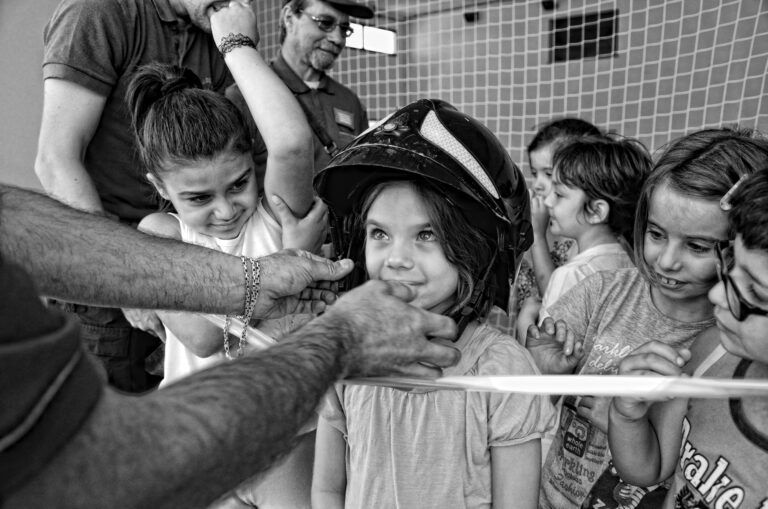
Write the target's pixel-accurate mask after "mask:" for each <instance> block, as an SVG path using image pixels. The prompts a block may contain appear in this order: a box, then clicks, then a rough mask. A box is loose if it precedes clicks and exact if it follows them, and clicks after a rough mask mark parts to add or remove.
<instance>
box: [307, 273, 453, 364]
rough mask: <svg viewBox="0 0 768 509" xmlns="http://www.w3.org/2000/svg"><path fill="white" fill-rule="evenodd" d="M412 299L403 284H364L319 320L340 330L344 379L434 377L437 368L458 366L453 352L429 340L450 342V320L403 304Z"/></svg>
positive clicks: (451, 332)
mask: <svg viewBox="0 0 768 509" xmlns="http://www.w3.org/2000/svg"><path fill="white" fill-rule="evenodd" d="M414 297H415V294H414V293H413V291H412V290H411V289H410V288H408V287H407V286H405V285H403V284H399V283H395V282H385V281H368V282H367V283H365V284H364V285H362V286H359V287H357V288H355V289H354V290H352V291H350V292H348V293H347V294H345V295H344V296H343V297H341V298H340V299H339V300H338V301H337V302H336V303H335V304H333V306H331V307H329V308H328V310H327V312H326V313H325V315H323V316H322V317H320V318H319V320H323V321H325V322H326V323H327V324H329V325H333V326H336V327H339V326H340V327H343V328H344V329H346V334H345V338H346V339H345V342H344V350H345V351H344V354H343V359H342V364H343V367H344V374H345V375H346V376H376V375H387V374H399V375H407V376H422V377H437V376H440V375H441V373H442V370H441V368H444V367H449V366H452V365H454V364H456V363H457V362H458V360H459V357H460V354H459V351H458V350H456V349H455V348H452V347H449V346H444V345H439V344H437V343H435V342H432V341H429V338H444V339H448V340H451V339H453V338H454V337H455V336H456V334H457V328H456V324H455V322H454V321H453V320H451V319H450V318H448V317H446V316H442V315H437V314H434V313H430V312H429V311H425V310H423V309H420V308H417V307H414V306H412V305H410V304H408V301H410V300H412V299H413V298H414ZM335 324H339V325H335Z"/></svg>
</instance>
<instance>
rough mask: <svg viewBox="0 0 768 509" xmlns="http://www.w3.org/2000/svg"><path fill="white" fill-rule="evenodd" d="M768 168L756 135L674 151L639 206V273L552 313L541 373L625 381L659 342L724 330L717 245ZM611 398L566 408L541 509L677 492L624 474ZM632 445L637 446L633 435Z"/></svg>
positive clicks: (689, 140)
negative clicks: (632, 361) (742, 196)
mask: <svg viewBox="0 0 768 509" xmlns="http://www.w3.org/2000/svg"><path fill="white" fill-rule="evenodd" d="M764 166H768V142H766V141H764V140H759V139H755V138H753V137H752V136H751V133H747V132H745V131H740V130H734V129H707V130H703V131H699V132H695V133H692V134H690V135H687V136H684V137H682V138H680V139H678V140H675V141H673V142H672V143H670V144H669V145H668V147H667V148H666V149H665V150H664V151H663V153H662V154H661V155H660V157H659V158H658V159H657V161H656V163H655V165H654V168H653V170H652V171H651V173H650V175H649V176H648V178H647V179H646V181H645V183H644V185H643V188H642V191H641V194H640V199H639V201H638V207H637V211H636V215H635V236H634V243H635V261H636V264H637V268H630V269H619V270H612V271H603V272H598V273H596V274H594V275H592V276H590V277H588V278H586V279H584V280H582V281H581V282H579V283H578V284H577V285H576V286H574V287H573V288H572V289H571V290H570V291H568V292H567V293H566V294H564V295H563V296H562V297H561V298H560V299H559V300H558V301H557V302H555V303H554V304H553V305H552V306H550V307H549V308H548V309H547V310H546V311H545V314H549V315H550V318H547V319H545V320H544V323H543V324H542V325H541V326H540V329H537V328H536V327H531V330H529V334H528V339H527V345H528V348H529V351H530V352H531V353H532V354H533V355H534V358H535V359H536V361H537V364H538V365H539V369H540V370H541V371H542V372H544V373H550V374H561V373H562V374H566V373H574V374H592V375H595V374H597V375H615V374H617V373H618V372H619V365H620V363H621V361H622V359H624V358H625V357H627V356H628V355H629V354H630V353H631V352H633V351H635V350H637V349H638V348H639V347H641V346H642V345H645V344H646V343H648V342H650V341H654V340H655V341H658V342H659V343H663V344H664V345H666V346H668V347H670V348H674V349H680V348H687V347H689V346H690V345H691V343H692V342H693V340H694V338H696V337H698V336H699V335H700V334H701V333H702V332H703V331H705V330H707V329H709V328H711V327H713V326H714V325H715V319H714V313H713V309H712V305H711V304H710V303H709V300H708V298H707V294H708V292H709V291H710V290H711V289H712V287H713V286H714V284H715V283H716V282H717V273H718V270H717V263H718V262H717V253H716V245H717V244H718V242H721V241H723V240H727V239H728V238H729V227H728V220H727V217H726V213H725V212H724V211H723V210H721V208H720V199H721V198H722V197H723V195H725V194H726V193H727V192H728V190H729V189H730V188H731V187H732V186H733V185H734V184H735V183H736V182H737V181H738V180H739V179H740V178H741V177H742V176H743V175H745V174H749V173H751V172H752V171H753V170H754V169H755V168H761V167H764ZM553 319H556V320H558V321H559V325H558V324H556V323H554V322H553ZM558 329H560V330H558ZM610 383H611V382H610V379H606V384H610ZM610 401H611V400H610V398H594V397H581V398H578V399H574V398H566V400H565V401H564V403H563V406H562V412H561V417H560V421H559V426H558V429H557V431H556V433H555V438H554V440H553V443H552V446H551V448H550V450H549V454H548V456H547V458H546V460H545V463H544V467H543V471H542V481H541V482H542V488H541V497H540V501H539V504H540V507H544V508H556V509H566V508H582V507H589V508H591V507H608V508H611V507H614V508H615V507H626V506H627V505H630V504H633V505H630V506H631V507H658V506H659V505H660V504H661V503H662V501H663V499H664V497H665V496H666V485H664V484H661V485H659V484H658V483H662V482H663V481H664V480H665V477H664V476H661V475H660V476H659V477H658V479H654V480H655V481H656V483H651V482H647V483H644V486H646V487H647V488H646V487H639V486H637V485H635V484H632V483H631V481H629V482H628V479H626V478H622V477H620V476H618V475H617V474H616V470H615V468H614V467H613V465H612V457H611V449H609V447H608V438H607V428H608V408H609V406H610ZM627 443H628V444H629V443H632V442H631V440H630V438H629V437H628V438H627ZM664 447H666V444H664ZM639 448H640V446H639V445H637V444H635V446H634V448H631V449H627V451H632V452H631V453H630V454H637V455H638V456H640V455H641V454H642V452H641V451H638V449H639ZM675 450H676V449H675ZM669 473H671V472H668V473H667V476H668V475H669ZM633 480H636V479H633ZM645 480H648V479H645Z"/></svg>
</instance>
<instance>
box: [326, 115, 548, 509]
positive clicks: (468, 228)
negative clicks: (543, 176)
mask: <svg viewBox="0 0 768 509" xmlns="http://www.w3.org/2000/svg"><path fill="white" fill-rule="evenodd" d="M315 188H316V190H317V192H318V194H319V195H320V197H321V198H323V199H324V200H325V201H326V203H327V204H328V206H329V210H330V212H331V217H332V220H331V222H332V228H333V239H334V248H335V249H336V252H337V253H339V254H341V255H344V256H347V257H350V258H352V259H353V260H355V262H356V263H357V269H356V270H357V272H356V279H355V280H353V281H352V282H351V283H352V284H356V283H358V282H360V281H362V280H363V279H365V278H369V279H385V280H396V281H400V282H403V283H404V284H407V285H409V286H410V287H411V288H412V289H413V290H414V293H415V294H416V297H415V299H414V300H413V301H412V303H413V304H414V305H416V306H420V307H423V308H425V309H428V310H430V311H434V312H440V313H443V314H446V315H448V316H451V317H453V318H454V319H455V320H456V321H457V322H458V324H459V328H460V331H461V333H460V335H459V338H458V340H457V341H456V344H455V347H456V348H458V349H459V350H460V351H461V353H462V360H461V361H460V363H459V365H457V366H456V367H454V368H451V369H450V370H447V371H446V372H445V374H446V375H479V376H485V375H510V374H535V373H538V371H537V369H536V367H535V364H534V362H533V360H532V358H531V357H530V356H529V355H528V353H527V352H526V351H525V349H524V348H522V347H521V346H520V345H519V344H518V343H517V342H516V341H515V340H514V339H513V338H512V337H510V336H507V335H505V334H502V333H501V332H499V331H497V330H495V329H492V328H491V327H489V326H488V325H486V324H483V323H481V321H480V319H481V318H483V317H484V316H485V314H486V313H487V312H488V310H489V309H490V307H491V305H492V304H493V303H498V302H502V303H504V305H506V301H507V298H508V296H509V289H510V279H511V276H512V275H514V273H515V270H516V268H517V266H518V263H519V259H520V256H521V254H522V252H523V251H524V250H525V249H526V248H527V247H528V245H530V242H531V235H530V223H529V206H528V195H527V192H526V189H525V184H524V181H523V178H522V175H521V174H520V171H519V170H518V169H517V167H516V166H515V165H514V164H513V163H512V161H511V159H510V158H509V156H508V154H507V152H506V151H505V150H504V148H503V147H502V146H501V144H500V143H499V142H498V140H496V138H495V137H494V136H493V135H492V134H491V133H490V131H488V130H487V129H486V128H485V127H484V126H482V125H481V124H479V123H478V122H476V121H475V120H474V119H472V118H470V117H468V116H466V115H463V114H461V113H460V112H458V111H457V110H456V109H455V108H453V107H452V106H450V105H449V104H447V103H444V102H442V101H433V100H421V101H417V102H415V103H413V104H410V105H408V106H406V107H405V108H403V109H401V110H399V111H398V112H396V113H395V114H393V115H392V116H390V117H389V118H388V119H387V120H385V121H384V122H383V123H382V124H380V125H379V126H378V127H376V128H373V129H372V130H369V131H368V132H366V133H363V134H362V135H361V136H360V137H358V138H357V139H356V140H355V141H354V142H353V143H352V144H351V145H350V146H348V147H347V148H346V149H345V150H344V151H343V152H341V153H340V154H338V155H337V156H336V157H335V158H334V159H333V160H332V161H331V163H330V164H329V166H328V167H327V168H325V169H324V170H323V171H321V172H320V173H319V174H318V176H317V177H316V179H315ZM435 341H438V340H437V339H435ZM553 415H554V413H553V409H552V406H551V403H550V402H549V400H548V399H547V398H543V397H539V396H530V395H521V394H495V393H494V394H490V393H474V392H473V393H468V392H460V391H428V390H418V391H410V392H406V391H402V390H399V389H393V388H388V387H377V386H355V385H349V386H347V385H339V386H337V387H336V388H335V390H333V391H331V392H330V393H329V394H328V396H327V398H326V401H325V402H324V404H323V406H322V408H321V410H320V416H321V417H320V422H319V424H318V434H317V443H316V451H315V469H314V478H313V484H312V502H313V506H315V507H324V508H325V507H347V508H355V507H371V506H374V507H420V508H421V507H440V508H443V507H451V508H459V507H492V506H493V507H512V506H514V507H536V502H537V498H538V486H539V468H538V466H539V465H540V455H541V449H540V438H541V436H542V434H543V433H544V432H545V431H546V429H547V428H548V427H549V426H550V425H551V424H553V422H552V421H553Z"/></svg>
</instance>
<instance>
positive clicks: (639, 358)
mask: <svg viewBox="0 0 768 509" xmlns="http://www.w3.org/2000/svg"><path fill="white" fill-rule="evenodd" d="M690 358H691V353H690V351H689V350H688V349H685V348H683V349H680V350H677V349H675V348H673V347H671V346H669V345H665V344H664V343H659V342H658V341H651V342H649V343H646V344H644V345H642V346H640V347H639V348H637V349H636V350H635V351H633V352H632V353H631V354H630V355H629V356H627V357H626V358H625V359H623V360H622V361H621V363H620V364H619V374H620V375H664V376H680V374H681V373H682V370H681V368H682V367H683V366H685V364H686V363H687V362H688V360H690Z"/></svg>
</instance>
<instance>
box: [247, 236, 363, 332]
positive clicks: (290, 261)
mask: <svg viewBox="0 0 768 509" xmlns="http://www.w3.org/2000/svg"><path fill="white" fill-rule="evenodd" d="M259 265H260V266H261V285H260V286H261V288H260V290H259V297H258V298H257V299H256V306H255V307H254V310H253V316H254V317H259V318H261V319H265V318H279V317H281V316H285V315H286V314H289V313H321V312H323V311H324V310H325V308H326V306H327V305H329V304H331V303H332V302H334V301H335V300H336V292H335V291H334V290H333V286H334V285H333V282H334V281H338V280H339V279H341V278H343V277H344V276H346V275H347V274H349V272H350V271H351V270H352V268H353V264H352V261H351V260H340V261H336V262H332V261H331V260H328V259H327V258H323V257H322V256H317V255H313V254H311V253H309V252H307V251H302V250H300V249H283V250H282V251H278V252H277V253H273V254H270V255H268V256H264V257H261V258H259Z"/></svg>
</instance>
